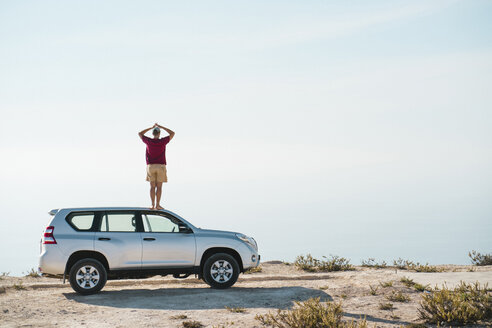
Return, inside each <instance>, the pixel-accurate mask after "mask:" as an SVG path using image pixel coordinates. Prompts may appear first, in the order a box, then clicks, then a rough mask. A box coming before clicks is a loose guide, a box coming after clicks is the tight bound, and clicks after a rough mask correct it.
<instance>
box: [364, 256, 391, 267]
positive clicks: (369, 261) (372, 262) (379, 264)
mask: <svg viewBox="0 0 492 328" xmlns="http://www.w3.org/2000/svg"><path fill="white" fill-rule="evenodd" d="M361 265H362V266H363V267H367V268H376V269H382V268H386V266H387V264H386V262H385V261H381V262H376V259H374V258H368V259H367V260H362V261H361Z"/></svg>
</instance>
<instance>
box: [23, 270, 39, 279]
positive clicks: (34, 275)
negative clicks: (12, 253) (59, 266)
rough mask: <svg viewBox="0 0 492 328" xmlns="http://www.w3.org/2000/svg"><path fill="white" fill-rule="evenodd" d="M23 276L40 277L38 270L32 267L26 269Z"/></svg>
mask: <svg viewBox="0 0 492 328" xmlns="http://www.w3.org/2000/svg"><path fill="white" fill-rule="evenodd" d="M25 276H26V277H31V278H40V277H41V275H40V274H39V272H38V271H37V270H36V269H34V268H31V270H29V271H27V272H26V275H25Z"/></svg>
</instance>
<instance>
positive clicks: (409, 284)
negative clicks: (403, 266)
mask: <svg viewBox="0 0 492 328" xmlns="http://www.w3.org/2000/svg"><path fill="white" fill-rule="evenodd" d="M400 282H401V283H402V284H404V285H405V286H407V287H409V288H411V287H413V286H415V282H414V281H413V279H410V278H407V277H403V278H401V279H400Z"/></svg>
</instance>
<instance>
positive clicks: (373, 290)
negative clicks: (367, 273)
mask: <svg viewBox="0 0 492 328" xmlns="http://www.w3.org/2000/svg"><path fill="white" fill-rule="evenodd" d="M378 289H379V287H378V286H372V285H369V290H370V291H369V293H370V294H371V295H372V296H376V295H377V294H378Z"/></svg>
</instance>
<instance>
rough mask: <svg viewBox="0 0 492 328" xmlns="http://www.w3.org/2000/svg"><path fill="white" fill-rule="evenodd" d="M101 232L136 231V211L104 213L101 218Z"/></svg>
mask: <svg viewBox="0 0 492 328" xmlns="http://www.w3.org/2000/svg"><path fill="white" fill-rule="evenodd" d="M100 231H102V232H135V231H137V215H136V213H133V212H132V213H106V214H104V216H103V217H102V220H101V228H100Z"/></svg>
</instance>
